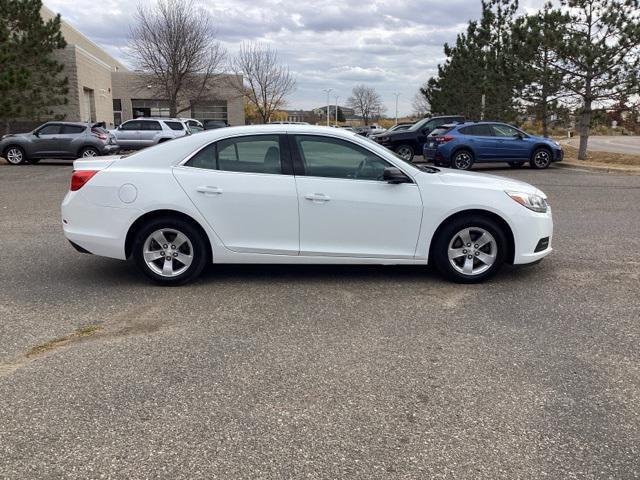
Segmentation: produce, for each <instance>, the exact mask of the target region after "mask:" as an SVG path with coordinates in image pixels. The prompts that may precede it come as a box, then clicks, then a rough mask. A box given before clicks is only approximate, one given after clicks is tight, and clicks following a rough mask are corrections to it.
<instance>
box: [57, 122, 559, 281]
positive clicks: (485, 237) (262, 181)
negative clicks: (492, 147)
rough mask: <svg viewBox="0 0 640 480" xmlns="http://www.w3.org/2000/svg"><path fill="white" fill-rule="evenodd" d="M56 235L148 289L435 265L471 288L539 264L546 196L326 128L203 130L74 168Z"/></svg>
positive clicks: (546, 240) (547, 219)
mask: <svg viewBox="0 0 640 480" xmlns="http://www.w3.org/2000/svg"><path fill="white" fill-rule="evenodd" d="M62 223H63V228H64V234H65V235H66V237H67V239H69V241H70V242H71V243H72V244H73V246H74V247H75V248H76V249H77V250H79V251H81V252H85V253H92V254H95V255H101V256H105V257H111V258H116V259H122V260H125V259H128V258H133V259H134V260H135V262H136V264H137V265H138V267H139V268H140V270H141V271H142V272H144V273H145V274H146V275H147V276H148V277H149V278H151V279H152V280H155V281H156V282H158V283H160V284H165V285H176V284H183V283H186V282H188V281H191V280H193V279H195V278H196V277H198V276H199V275H200V273H201V272H202V270H203V269H204V268H205V266H206V265H207V264H209V263H289V264H293V263H305V264H385V265H391V264H405V265H406V264H413V265H426V264H427V263H433V264H434V265H435V267H436V268H437V269H438V270H439V271H440V272H441V273H442V274H443V275H444V276H446V277H447V278H449V279H451V280H454V281H458V282H468V283H471V282H478V281H481V280H484V279H486V278H487V277H489V276H490V275H492V274H494V273H495V272H496V271H497V270H498V269H499V268H500V266H501V265H502V264H503V263H505V262H508V263H514V264H525V263H533V262H536V261H538V260H540V259H542V258H543V257H545V256H546V255H548V254H549V253H551V235H552V231H553V221H552V219H551V210H550V208H549V206H548V205H547V201H546V197H545V195H544V193H542V192H541V191H540V190H538V189H537V188H535V187H533V186H531V185H529V184H526V183H523V182H518V181H515V180H510V179H505V178H500V177H496V176H490V175H482V174H478V173H468V172H459V171H455V170H448V169H441V170H440V169H436V168H430V167H424V168H418V167H417V166H415V165H412V164H410V163H407V162H405V161H403V160H402V159H400V158H399V157H397V156H396V155H395V154H394V153H392V152H391V151H389V150H387V149H386V148H384V147H381V146H379V145H378V144H376V143H375V142H373V141H371V140H369V139H367V138H365V137H362V136H359V135H356V134H354V133H353V132H349V131H345V130H342V129H336V128H327V127H314V126H307V125H263V126H251V127H233V128H223V129H218V130H210V131H206V132H203V133H201V134H199V135H192V136H188V137H184V138H181V139H177V140H173V141H171V142H167V143H164V144H161V145H158V146H155V147H152V148H149V149H146V150H143V151H141V152H138V153H136V154H134V155H131V156H128V157H122V158H120V157H103V158H100V159H91V160H77V161H76V162H75V163H74V171H73V174H72V178H71V187H70V191H69V192H68V193H67V195H66V197H65V199H64V201H63V203H62Z"/></svg>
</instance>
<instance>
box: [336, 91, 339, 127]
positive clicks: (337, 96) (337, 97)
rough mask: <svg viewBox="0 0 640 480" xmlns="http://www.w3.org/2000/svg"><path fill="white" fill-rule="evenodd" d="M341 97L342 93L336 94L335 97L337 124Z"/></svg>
mask: <svg viewBox="0 0 640 480" xmlns="http://www.w3.org/2000/svg"><path fill="white" fill-rule="evenodd" d="M339 98H340V95H336V96H335V99H336V125H337V124H338V99H339Z"/></svg>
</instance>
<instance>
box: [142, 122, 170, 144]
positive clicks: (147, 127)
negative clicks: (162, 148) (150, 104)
mask: <svg viewBox="0 0 640 480" xmlns="http://www.w3.org/2000/svg"><path fill="white" fill-rule="evenodd" d="M140 125H141V127H140V132H139V135H138V141H139V144H140V145H139V148H145V147H150V146H151V145H155V144H156V141H157V137H158V134H160V133H161V132H162V125H160V122H158V121H157V120H140ZM167 136H168V137H169V136H170V134H169V133H167Z"/></svg>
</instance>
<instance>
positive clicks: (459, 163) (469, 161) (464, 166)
mask: <svg viewBox="0 0 640 480" xmlns="http://www.w3.org/2000/svg"><path fill="white" fill-rule="evenodd" d="M472 166H473V153H471V151H470V150H466V149H465V150H458V151H457V152H456V153H454V154H453V157H452V158H451V168H455V169H456V170H471V167H472Z"/></svg>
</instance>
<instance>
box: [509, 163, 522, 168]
mask: <svg viewBox="0 0 640 480" xmlns="http://www.w3.org/2000/svg"><path fill="white" fill-rule="evenodd" d="M523 165H524V162H509V166H510V167H511V168H522V166H523Z"/></svg>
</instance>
